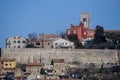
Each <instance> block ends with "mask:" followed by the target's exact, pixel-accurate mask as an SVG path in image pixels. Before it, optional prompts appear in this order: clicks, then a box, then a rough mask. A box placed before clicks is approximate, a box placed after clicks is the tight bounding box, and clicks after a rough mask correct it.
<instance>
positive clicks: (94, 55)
mask: <svg viewBox="0 0 120 80" xmlns="http://www.w3.org/2000/svg"><path fill="white" fill-rule="evenodd" d="M1 57H3V58H16V61H17V62H18V63H32V62H42V63H45V64H50V63H51V60H52V59H65V62H66V63H72V62H80V63H83V64H85V63H88V64H89V63H96V64H101V63H118V62H119V59H118V51H117V50H107V49H104V50H97V49H40V48H17V49H16V48H2V49H1Z"/></svg>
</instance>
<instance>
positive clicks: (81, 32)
mask: <svg viewBox="0 0 120 80" xmlns="http://www.w3.org/2000/svg"><path fill="white" fill-rule="evenodd" d="M94 33H95V31H94V30H92V29H90V13H81V22H80V24H79V25H73V24H71V27H70V29H67V30H66V36H67V37H68V35H73V34H76V35H77V36H78V39H79V40H80V41H82V40H84V39H93V37H94Z"/></svg>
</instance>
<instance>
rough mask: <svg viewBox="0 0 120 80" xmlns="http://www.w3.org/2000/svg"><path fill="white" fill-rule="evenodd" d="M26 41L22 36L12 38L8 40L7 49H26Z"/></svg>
mask: <svg viewBox="0 0 120 80" xmlns="http://www.w3.org/2000/svg"><path fill="white" fill-rule="evenodd" d="M25 47H26V39H25V38H23V37H21V36H12V37H9V38H8V39H7V40H6V48H25Z"/></svg>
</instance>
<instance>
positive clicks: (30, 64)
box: [26, 63, 43, 66]
mask: <svg viewBox="0 0 120 80" xmlns="http://www.w3.org/2000/svg"><path fill="white" fill-rule="evenodd" d="M26 66H43V64H42V63H29V64H27V65H26Z"/></svg>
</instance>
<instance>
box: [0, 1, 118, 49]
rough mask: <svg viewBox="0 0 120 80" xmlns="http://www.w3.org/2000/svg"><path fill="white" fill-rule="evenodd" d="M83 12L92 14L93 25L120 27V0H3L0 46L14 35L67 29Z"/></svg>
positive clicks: (47, 32)
mask: <svg viewBox="0 0 120 80" xmlns="http://www.w3.org/2000/svg"><path fill="white" fill-rule="evenodd" d="M81 12H89V13H90V14H91V23H90V25H91V26H90V27H91V29H95V27H96V25H100V26H103V27H104V29H106V30H120V0H0V47H1V48H5V47H6V46H5V44H6V39H7V38H9V37H11V36H15V35H20V36H22V37H25V38H27V37H28V34H29V33H36V34H41V33H46V34H49V33H54V34H57V33H59V32H62V31H64V32H65V31H66V29H69V28H70V24H74V25H78V24H79V23H80V13H81Z"/></svg>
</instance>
